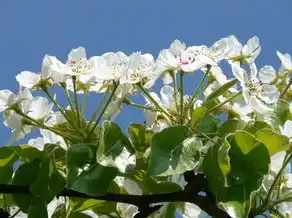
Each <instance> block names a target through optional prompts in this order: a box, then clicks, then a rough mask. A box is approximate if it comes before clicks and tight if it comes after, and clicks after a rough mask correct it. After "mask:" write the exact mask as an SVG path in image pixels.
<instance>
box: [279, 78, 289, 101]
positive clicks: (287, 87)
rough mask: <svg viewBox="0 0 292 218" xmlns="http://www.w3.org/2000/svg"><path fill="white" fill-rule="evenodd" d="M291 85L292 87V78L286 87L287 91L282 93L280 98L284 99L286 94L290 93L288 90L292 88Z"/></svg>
mask: <svg viewBox="0 0 292 218" xmlns="http://www.w3.org/2000/svg"><path fill="white" fill-rule="evenodd" d="M291 85H292V77H291V78H290V81H289V83H288V85H287V86H286V87H285V89H284V90H283V92H282V93H281V95H280V98H282V97H283V96H284V95H285V94H286V92H287V91H288V89H289V88H290V86H291Z"/></svg>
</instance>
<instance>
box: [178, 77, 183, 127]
mask: <svg viewBox="0 0 292 218" xmlns="http://www.w3.org/2000/svg"><path fill="white" fill-rule="evenodd" d="M179 90H180V122H181V123H183V119H184V72H180V89H179Z"/></svg>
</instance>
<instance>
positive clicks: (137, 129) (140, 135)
mask: <svg viewBox="0 0 292 218" xmlns="http://www.w3.org/2000/svg"><path fill="white" fill-rule="evenodd" d="M128 133H129V136H130V139H131V141H132V142H133V145H134V148H135V150H136V151H137V152H141V153H144V152H145V151H146V149H147V148H149V147H150V140H151V138H152V136H153V134H154V133H153V131H151V130H147V129H146V127H145V125H142V124H139V123H132V124H131V125H130V126H129V127H128Z"/></svg>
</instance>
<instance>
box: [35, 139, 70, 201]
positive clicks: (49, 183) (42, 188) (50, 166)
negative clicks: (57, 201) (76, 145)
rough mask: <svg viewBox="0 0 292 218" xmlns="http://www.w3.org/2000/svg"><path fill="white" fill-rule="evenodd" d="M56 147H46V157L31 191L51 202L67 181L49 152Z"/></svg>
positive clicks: (43, 158)
mask: <svg viewBox="0 0 292 218" xmlns="http://www.w3.org/2000/svg"><path fill="white" fill-rule="evenodd" d="M51 146H55V145H45V148H44V155H43V157H42V161H41V163H40V165H39V166H40V167H39V171H38V176H37V178H36V180H35V182H33V183H32V184H31V186H30V191H31V193H33V194H34V195H35V196H37V197H39V198H42V199H44V200H47V201H50V200H52V199H53V198H54V197H55V196H57V195H58V194H59V193H60V192H61V191H62V190H63V189H64V188H65V184H66V181H65V179H64V177H63V176H62V175H61V174H60V173H59V171H58V170H57V168H56V165H55V162H56V161H55V158H54V156H53V155H52V154H53V150H52V151H51V153H50V152H49V150H50V147H51Z"/></svg>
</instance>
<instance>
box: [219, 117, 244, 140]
mask: <svg viewBox="0 0 292 218" xmlns="http://www.w3.org/2000/svg"><path fill="white" fill-rule="evenodd" d="M241 126H242V123H241V121H240V120H237V119H230V120H226V121H225V122H224V123H223V124H222V125H221V126H219V127H218V132H219V134H220V137H224V136H226V135H228V134H229V133H234V132H235V131H236V130H238V129H240V128H241Z"/></svg>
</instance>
